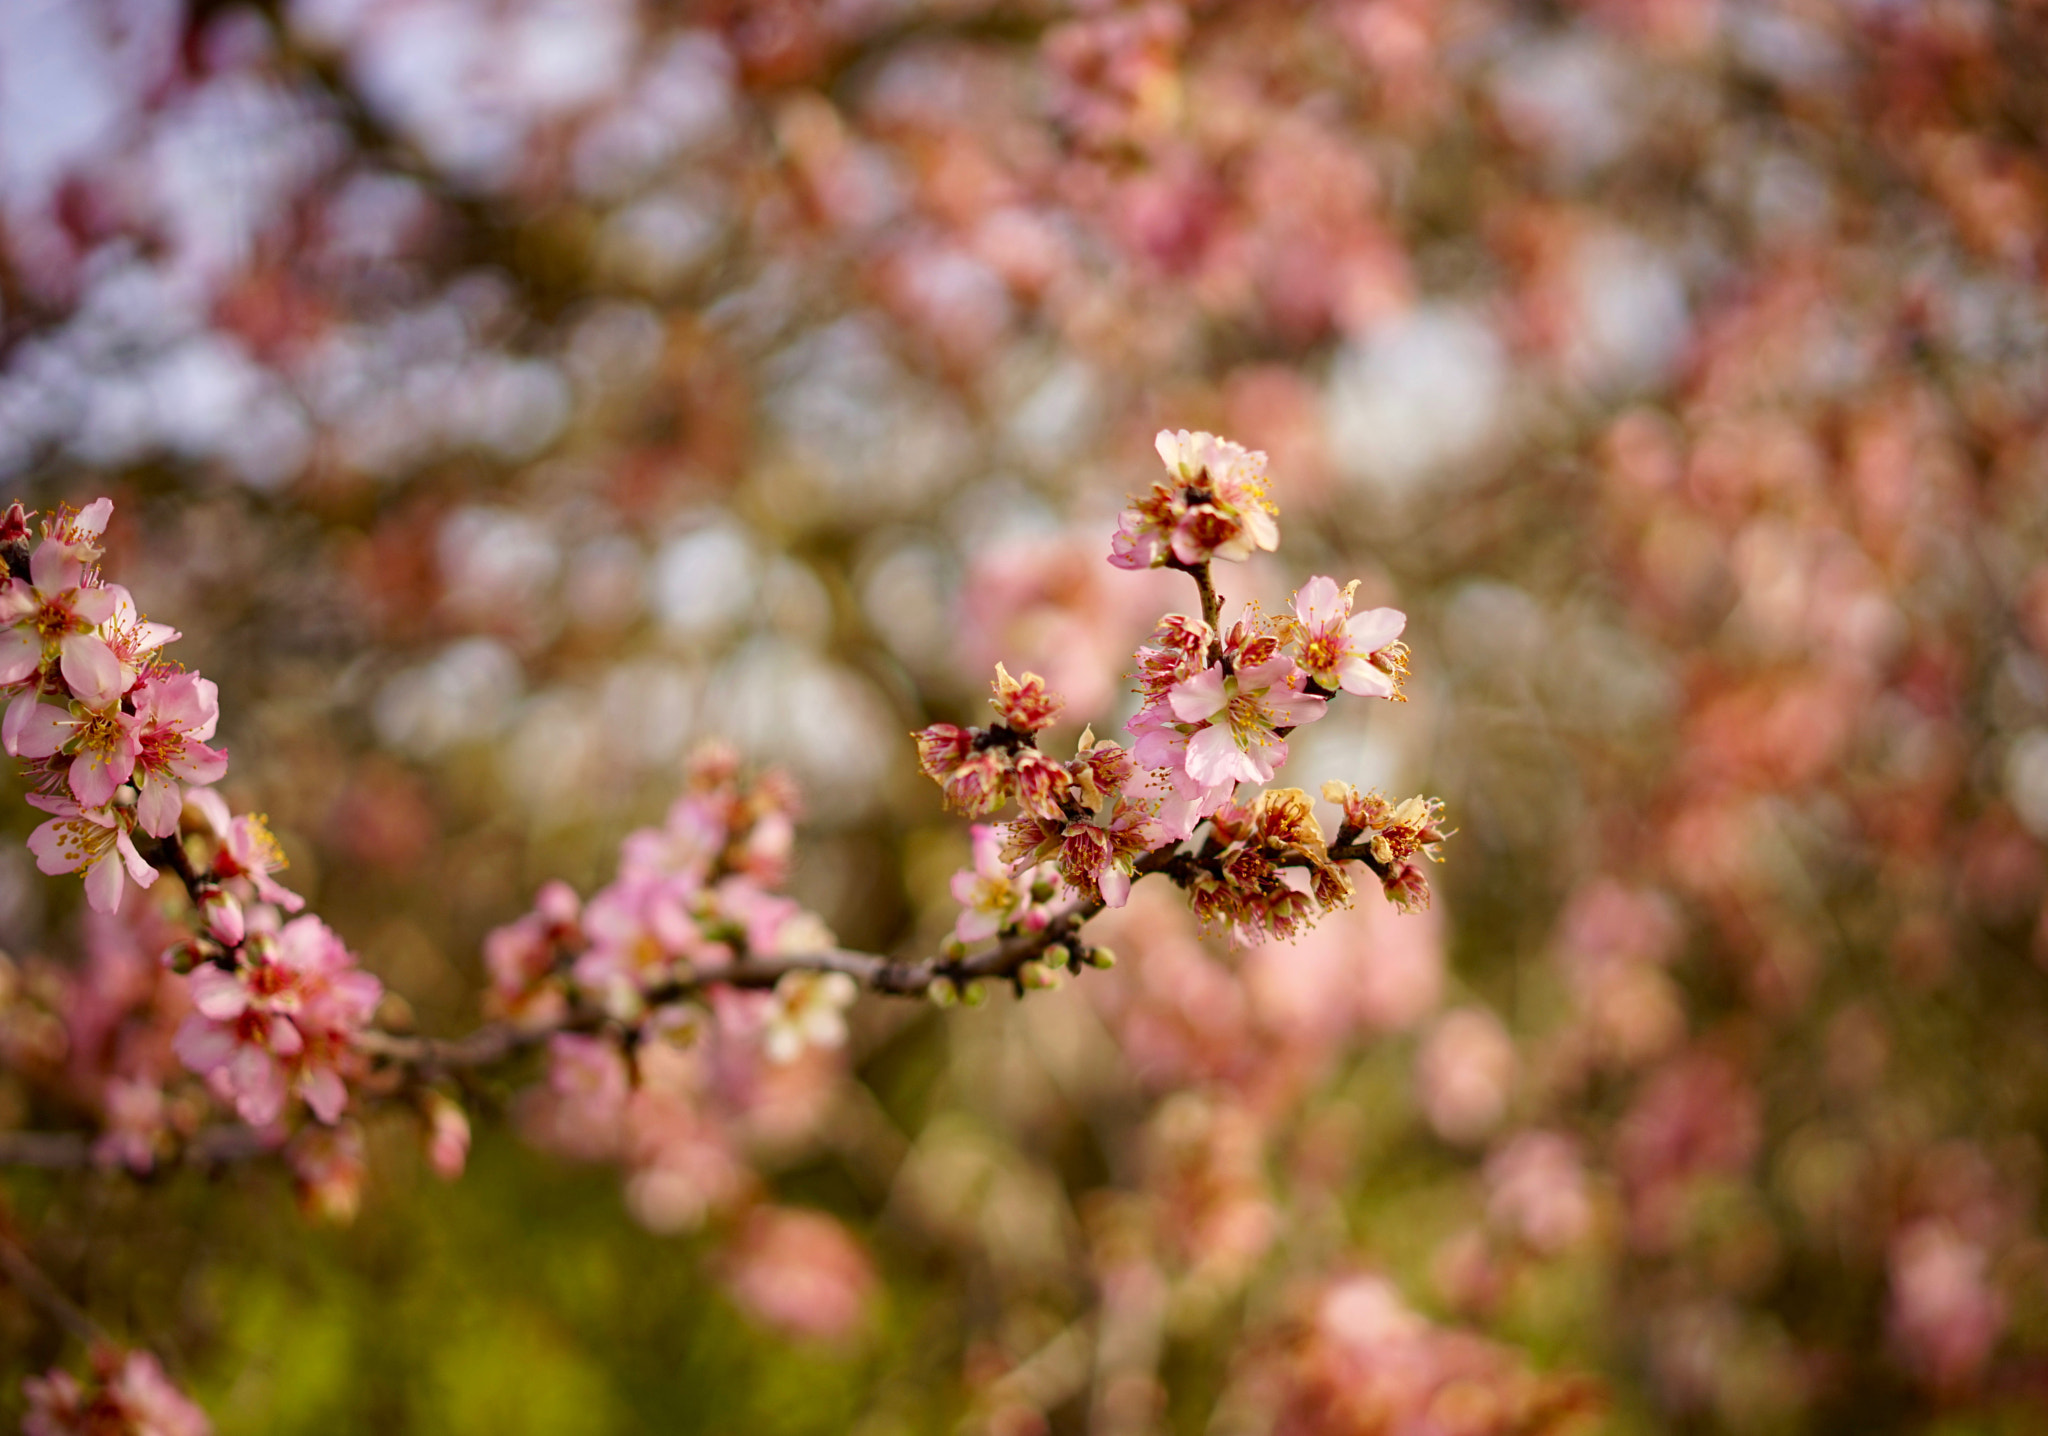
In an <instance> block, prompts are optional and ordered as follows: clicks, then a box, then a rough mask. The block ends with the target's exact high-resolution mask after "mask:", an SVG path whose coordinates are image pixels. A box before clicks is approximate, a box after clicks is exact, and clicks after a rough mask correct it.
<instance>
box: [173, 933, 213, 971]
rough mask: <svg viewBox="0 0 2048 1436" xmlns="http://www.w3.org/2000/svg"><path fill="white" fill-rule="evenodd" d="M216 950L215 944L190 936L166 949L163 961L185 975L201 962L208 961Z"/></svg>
mask: <svg viewBox="0 0 2048 1436" xmlns="http://www.w3.org/2000/svg"><path fill="white" fill-rule="evenodd" d="M214 951H215V949H214V947H213V944H211V943H209V942H205V941H204V940H202V939H200V938H196V937H188V938H185V939H183V940H182V941H180V942H174V943H172V944H171V945H170V946H169V947H168V948H166V949H164V957H163V963H164V966H165V967H168V968H169V969H170V970H171V971H172V972H175V973H177V974H178V976H180V977H184V976H186V975H188V974H189V973H190V972H191V971H192V970H193V969H194V968H196V967H197V966H199V964H200V963H202V962H205V961H207V960H208V959H209V958H210V957H211V956H212V955H213V952H214Z"/></svg>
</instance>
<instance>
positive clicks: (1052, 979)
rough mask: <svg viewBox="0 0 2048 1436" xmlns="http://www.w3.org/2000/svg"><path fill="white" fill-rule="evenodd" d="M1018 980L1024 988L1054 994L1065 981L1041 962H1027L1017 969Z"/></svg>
mask: <svg viewBox="0 0 2048 1436" xmlns="http://www.w3.org/2000/svg"><path fill="white" fill-rule="evenodd" d="M1017 977H1018V980H1019V981H1021V982H1022V983H1023V984H1024V985H1025V986H1026V987H1031V988H1036V989H1038V990H1039V991H1041V992H1056V991H1058V990H1059V989H1060V988H1061V987H1062V986H1064V985H1065V983H1066V979H1065V978H1064V977H1062V976H1061V975H1060V974H1059V973H1057V972H1055V971H1053V970H1052V968H1051V967H1049V966H1047V965H1046V964H1045V963H1042V962H1027V963H1025V964H1024V965H1023V966H1022V967H1020V968H1018V969H1017Z"/></svg>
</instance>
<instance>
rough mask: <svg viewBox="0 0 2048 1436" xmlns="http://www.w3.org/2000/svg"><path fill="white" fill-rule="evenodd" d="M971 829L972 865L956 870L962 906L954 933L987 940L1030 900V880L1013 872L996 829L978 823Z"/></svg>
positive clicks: (955, 893) (963, 939) (955, 898)
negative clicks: (1004, 854) (1019, 877)
mask: <svg viewBox="0 0 2048 1436" xmlns="http://www.w3.org/2000/svg"><path fill="white" fill-rule="evenodd" d="M972 833H973V841H974V849H973V852H974V863H973V866H972V867H969V868H963V869H962V870H960V871H959V872H957V873H955V874H953V901H955V902H957V903H959V904H960V907H961V913H960V916H959V917H958V918H956V919H954V922H953V936H954V937H956V938H957V939H959V940H960V941H961V942H986V941H987V940H988V939H989V938H992V937H994V936H995V935H996V934H997V933H999V932H1001V931H1002V930H1003V929H1004V928H1006V927H1008V926H1009V925H1010V924H1011V923H1012V922H1013V921H1015V920H1016V918H1017V916H1018V914H1020V913H1021V912H1023V910H1024V907H1025V905H1026V904H1027V903H1028V902H1029V901H1030V896H1031V894H1030V884H1029V882H1028V881H1020V880H1019V879H1018V878H1016V877H1014V876H1012V874H1011V872H1010V866H1009V864H1008V863H1005V862H1004V861H1003V859H1002V849H1003V840H1002V835H1001V834H1000V833H999V832H997V831H996V829H994V828H992V827H990V826H989V825H988V824H986V823H976V824H975V825H974V827H973V829H972Z"/></svg>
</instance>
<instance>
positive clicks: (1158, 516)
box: [1109, 429, 1280, 569]
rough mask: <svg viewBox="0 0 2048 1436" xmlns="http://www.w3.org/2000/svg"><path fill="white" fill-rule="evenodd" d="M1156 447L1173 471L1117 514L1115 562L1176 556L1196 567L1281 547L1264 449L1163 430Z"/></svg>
mask: <svg viewBox="0 0 2048 1436" xmlns="http://www.w3.org/2000/svg"><path fill="white" fill-rule="evenodd" d="M1155 447H1156V448H1157V449H1158V450H1159V457H1160V459H1161V460H1163V461H1164V462H1165V464H1166V468H1167V473H1168V474H1169V475H1170V477H1169V479H1168V480H1167V481H1165V482H1161V483H1155V484H1154V485H1153V486H1152V491H1151V492H1150V493H1149V494H1147V495H1145V496H1144V497H1143V498H1139V499H1135V500H1133V501H1132V504H1131V507H1130V508H1128V509H1126V510H1124V512H1123V513H1122V515H1121V516H1120V517H1119V519H1118V523H1117V531H1116V534H1115V536H1114V537H1113V538H1112V539H1111V540H1110V557H1109V561H1110V562H1111V563H1112V564H1114V565H1115V566H1116V567H1118V568H1126V569H1141V568H1158V567H1159V566H1161V565H1162V564H1165V563H1166V562H1167V561H1168V560H1169V559H1171V560H1172V561H1174V562H1177V563H1180V564H1182V565H1185V566H1188V567H1193V566H1194V565H1196V564H1200V563H1206V562H1208V561H1209V560H1210V559H1212V558H1220V559H1230V560H1237V561H1241V560H1243V559H1246V558H1249V557H1250V556H1251V554H1252V552H1253V551H1254V550H1256V549H1264V550H1267V551H1269V552H1270V551H1271V550H1272V549H1274V548H1275V547H1277V546H1278V545H1279V542H1280V527H1279V524H1278V523H1277V522H1276V515H1277V514H1278V512H1279V511H1278V510H1277V509H1276V508H1275V507H1274V505H1273V503H1272V501H1271V500H1270V499H1268V498H1267V497H1266V456H1265V455H1264V454H1262V453H1258V452H1256V451H1248V450H1246V449H1245V448H1243V447H1242V446H1241V445H1238V444H1234V443H1232V442H1231V441H1230V440H1228V439H1219V438H1217V437H1216V436H1215V435H1214V434H1208V433H1199V432H1198V433H1189V432H1188V431H1187V430H1185V429H1182V430H1179V431H1178V432H1176V431H1173V430H1170V429H1162V430H1161V431H1160V433H1159V436H1158V438H1157V440H1156V441H1155Z"/></svg>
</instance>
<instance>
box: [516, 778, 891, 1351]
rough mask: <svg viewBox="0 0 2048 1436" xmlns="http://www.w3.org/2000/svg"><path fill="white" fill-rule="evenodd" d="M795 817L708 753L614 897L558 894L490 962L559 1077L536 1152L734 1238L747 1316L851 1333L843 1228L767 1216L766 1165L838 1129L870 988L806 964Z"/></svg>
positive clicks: (862, 1291)
mask: <svg viewBox="0 0 2048 1436" xmlns="http://www.w3.org/2000/svg"><path fill="white" fill-rule="evenodd" d="M795 817H796V797H795V792H794V790H793V788H792V787H791V785H790V783H789V781H788V780H787V779H786V778H785V777H784V776H783V775H782V774H780V773H776V772H769V773H764V774H759V775H752V776H749V775H746V774H744V773H742V771H741V769H740V765H739V762H738V759H737V756H736V755H735V754H734V752H733V751H732V750H731V749H730V748H728V747H725V746H723V745H711V746H708V747H706V748H703V749H701V750H700V751H699V752H698V753H697V754H696V756H695V757H694V758H693V759H692V760H691V762H690V765H689V770H688V775H687V778H686V782H685V787H684V791H683V793H682V795H681V797H679V798H678V799H677V800H676V802H675V804H674V805H673V806H672V807H671V808H670V810H669V813H668V815H667V817H666V819H665V820H664V821H663V823H662V824H661V825H660V826H659V827H653V828H645V829H641V830H639V831H636V832H634V833H632V834H629V835H628V836H627V838H626V839H625V841H624V843H623V844H622V846H621V852H620V864H619V873H618V876H617V877H616V878H615V879H614V880H613V881H612V882H611V883H610V884H609V885H607V886H606V887H604V888H602V889H600V890H599V891H598V892H596V893H594V894H593V895H592V896H591V897H590V899H589V900H588V901H587V902H583V901H579V899H578V898H577V896H576V894H575V892H574V891H573V890H571V889H570V888H569V887H568V886H567V885H566V884H563V883H550V884H549V885H548V886H546V887H545V888H543V889H542V890H541V892H540V894H539V897H538V898H537V900H536V902H535V905H534V908H533V910H532V911H531V912H529V913H527V914H526V915H525V916H523V917H521V918H519V919H517V920H516V921H514V922H512V923H509V924H507V925H506V926H504V927H501V928H499V929H498V930H496V931H495V932H493V933H492V934H491V935H490V937H489V938H488V939H487V940H486V942H485V948H484V958H485V965H486V968H487V969H488V971H489V974H490V978H491V991H490V994H489V998H488V1002H489V1005H490V1007H491V1010H492V1011H493V1012H494V1013H495V1014H497V1015H498V1016H500V1017H502V1018H504V1019H505V1020H507V1021H509V1022H511V1023H512V1024H514V1025H515V1026H517V1027H519V1028H521V1029H524V1030H526V1031H529V1032H533V1033H536V1034H542V1033H545V1034H549V1035H548V1036H547V1078H546V1081H545V1082H544V1083H543V1084H542V1085H541V1086H539V1087H538V1088H536V1089H534V1090H532V1091H530V1092H528V1093H527V1094H525V1097H524V1099H523V1102H522V1106H521V1111H522V1113H523V1117H524V1125H525V1128H526V1131H527V1133H528V1134H529V1136H531V1137H532V1138H533V1139H534V1140H536V1141H538V1142H539V1143H540V1144H541V1145H543V1146H546V1147H549V1148H551V1149H553V1150H555V1151H558V1152H560V1153H562V1154H564V1155H566V1156H570V1157H575V1158H578V1159H582V1160H591V1161H609V1162H616V1163H618V1164H619V1166H620V1167H621V1168H622V1169H623V1171H624V1174H625V1191H626V1204H627V1206H628V1208H629V1209H630V1210H631V1211H632V1213H633V1215H634V1216H635V1217H636V1218H637V1219H638V1220H639V1221H640V1222H641V1223H642V1224H643V1225H645V1226H647V1227H649V1228H650V1229H652V1230H655V1231H661V1232H672V1231H684V1230H690V1229H694V1228H696V1227H698V1226H700V1225H702V1224H703V1223H705V1222H707V1221H709V1220H712V1219H714V1218H718V1219H731V1220H733V1221H736V1222H738V1223H739V1228H740V1230H741V1232H742V1233H743V1236H742V1239H741V1240H740V1241H739V1243H738V1244H737V1246H736V1248H735V1250H734V1251H733V1252H732V1253H730V1254H729V1255H728V1257H727V1258H726V1259H725V1260H724V1261H723V1262H722V1263H721V1264H720V1265H719V1266H718V1275H719V1276H720V1277H721V1278H722V1279H723V1280H724V1281H725V1282H726V1284H727V1285H728V1287H729V1288H730V1289H731V1290H732V1292H733V1294H734V1297H735V1300H737V1301H738V1302H739V1303H740V1305H741V1306H742V1307H743V1308H745V1309H747V1310H748V1311H750V1312H751V1313H752V1314H754V1315H756V1316H757V1317H759V1318H760V1319H761V1320H762V1321H764V1322H766V1323H767V1324H769V1325H772V1326H776V1327H778V1328H780V1329H783V1330H787V1331H792V1332H795V1333H797V1334H801V1335H811V1336H831V1337H838V1336H844V1335H846V1334H848V1332H849V1331H850V1330H851V1329H852V1328H853V1326H854V1325H856V1324H857V1322H858V1321H859V1320H860V1319H861V1317H862V1315H863V1313H864V1311H865V1308H866V1303H867V1299H868V1296H869V1294H870V1293H871V1290H872V1288H873V1285H874V1281H873V1277H872V1275H871V1272H870V1269H869V1266H868V1263H867V1258H866V1256H865V1254H864V1253H863V1252H862V1251H861V1250H860V1248H859V1247H858V1245H857V1244H855V1243H854V1241H853V1239H852V1238H851V1237H850V1236H849V1235H848V1234H847V1233H846V1232H845V1231H844V1229H843V1228H842V1227H841V1226H840V1225H839V1224H838V1223H837V1222H836V1221H834V1220H833V1219H831V1218H829V1217H826V1216H824V1215H822V1214H818V1213H797V1212H792V1211H787V1210H784V1209H782V1208H778V1207H774V1206H772V1205H769V1204H767V1203H764V1202H763V1201H762V1199H761V1197H762V1193H761V1187H762V1182H761V1180H760V1178H759V1176H758V1175H757V1174H756V1172H755V1171H754V1167H753V1159H752V1156H751V1153H752V1151H753V1150H754V1149H755V1148H757V1147H759V1146H761V1145H762V1144H764V1143H774V1142H781V1143H785V1144H786V1143H787V1142H789V1141H790V1140H794V1139H799V1138H801V1136H802V1134H804V1133H806V1132H808V1131H811V1130H813V1129H815V1128H817V1127H818V1126H819V1125H820V1124H821V1123H822V1121H823V1117H824V1110H825V1108H824V1103H825V1101H826V1099H827V1098H828V1096H829V1094H830V1092H831V1090H832V1087H831V1081H832V1079H833V1078H834V1077H836V1076H838V1075H840V1074H841V1073H842V1071H843V1059H842V1058H841V1056H840V1049H842V1048H843V1047H844V1046H845V1044H846V1041H847V1038H848V1029H847V1022H846V1010H847V1008H848V1007H850V1006H851V1005H852V1003H853V1001H854V999H855V997H856V996H857V995H858V994H859V990H860V987H859V984H858V983H857V982H856V981H855V980H854V978H852V977H851V976H849V975H848V974H847V973H845V972H839V971H833V970H828V969H819V968H815V967H808V966H805V965H804V964H805V963H806V962H808V961H814V960H815V961H819V962H824V961H829V960H830V959H831V958H832V956H833V954H834V953H835V952H836V950H837V944H836V939H835V938H834V937H833V935H832V933H831V931H830V929H828V928H827V927H826V926H825V924H824V923H823V921H821V920H820V919H819V918H818V917H817V915H816V914H814V913H812V912H810V911H808V910H807V909H805V908H804V907H802V906H801V905H800V904H798V903H797V902H795V901H794V900H793V899H791V898H789V897H787V896H785V895H784V894H782V893H781V892H780V891H778V889H779V888H780V886H781V885H782V883H783V881H784V880H785V879H786V878H787V876H788V872H789V862H790V852H791V845H792V840H793V836H794V833H795ZM803 1253H811V1254H813V1255H815V1256H816V1257H817V1258H818V1261H819V1265H818V1266H817V1268H816V1269H815V1270H807V1269H805V1267H804V1263H803V1262H802V1261H801V1260H800V1259H799V1258H800V1257H801V1255H802V1254H803Z"/></svg>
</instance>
